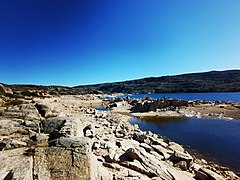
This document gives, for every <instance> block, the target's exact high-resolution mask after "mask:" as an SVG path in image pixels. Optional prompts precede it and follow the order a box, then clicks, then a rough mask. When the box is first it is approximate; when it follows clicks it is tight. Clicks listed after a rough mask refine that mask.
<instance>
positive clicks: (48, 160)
mask: <svg viewBox="0 0 240 180" xmlns="http://www.w3.org/2000/svg"><path fill="white" fill-rule="evenodd" d="M95 163H96V162H95V160H94V158H93V156H92V154H91V153H85V154H81V153H79V152H75V151H74V149H69V150H68V149H67V150H66V149H65V148H60V147H48V148H36V150H35V153H34V172H33V174H34V177H35V179H53V180H55V179H56V180H57V179H96V174H97V173H96V168H95Z"/></svg>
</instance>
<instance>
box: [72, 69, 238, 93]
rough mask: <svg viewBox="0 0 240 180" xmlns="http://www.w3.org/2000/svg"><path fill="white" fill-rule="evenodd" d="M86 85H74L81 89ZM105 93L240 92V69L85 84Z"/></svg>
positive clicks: (89, 87)
mask: <svg viewBox="0 0 240 180" xmlns="http://www.w3.org/2000/svg"><path fill="white" fill-rule="evenodd" d="M83 87H84V86H77V87H74V88H75V89H81V88H83ZM85 88H88V89H91V90H97V91H102V92H104V93H178V92H238V91H240V70H228V71H210V72H204V73H192V74H182V75H176V76H162V77H150V78H144V79H137V80H132V81H124V82H116V83H105V84H96V85H89V86H85Z"/></svg>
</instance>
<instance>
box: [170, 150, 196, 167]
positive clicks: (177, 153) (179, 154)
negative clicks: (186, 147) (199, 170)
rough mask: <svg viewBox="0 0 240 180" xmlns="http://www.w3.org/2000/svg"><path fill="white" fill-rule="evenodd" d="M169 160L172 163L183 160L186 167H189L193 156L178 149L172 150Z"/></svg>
mask: <svg viewBox="0 0 240 180" xmlns="http://www.w3.org/2000/svg"><path fill="white" fill-rule="evenodd" d="M170 160H171V161H172V162H173V163H179V162H180V161H185V162H186V163H187V167H188V168H190V167H191V165H192V164H193V157H192V156H190V155H189V154H186V153H183V152H180V151H174V153H173V154H172V155H171V157H170Z"/></svg>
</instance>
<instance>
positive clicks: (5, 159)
mask: <svg viewBox="0 0 240 180" xmlns="http://www.w3.org/2000/svg"><path fill="white" fill-rule="evenodd" d="M26 150H27V148H18V149H13V150H6V151H1V153H0V179H4V178H7V177H6V176H8V178H10V179H24V180H32V179H33V176H32V174H33V172H32V170H33V157H32V156H26V155H24V153H25V151H26ZM11 170H12V171H11ZM11 172H12V173H11ZM9 176H11V177H9Z"/></svg>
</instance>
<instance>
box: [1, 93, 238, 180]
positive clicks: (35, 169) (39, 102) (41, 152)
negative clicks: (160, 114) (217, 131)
mask: <svg viewBox="0 0 240 180" xmlns="http://www.w3.org/2000/svg"><path fill="white" fill-rule="evenodd" d="M9 94H11V95H9ZM98 97H99V96H96V95H78V96H74V95H66V96H47V97H46V96H38V97H32V96H29V97H27V98H26V97H25V96H22V97H19V96H18V97H14V93H13V92H11V91H10V90H9V91H8V92H6V91H4V92H2V93H1V98H0V99H1V107H0V150H1V153H0V179H6V178H9V179H26V180H27V179H44V180H45V179H99V180H100V179H155V180H156V179H167V180H168V179H169V180H170V179H179V180H180V179H201V180H205V179H239V177H238V176H237V175H236V174H234V172H232V171H231V170H230V169H229V168H227V167H222V166H219V165H217V164H214V165H212V164H209V163H208V162H207V161H205V160H203V159H198V158H195V157H194V156H192V155H190V154H189V153H188V152H187V151H186V150H185V149H184V148H183V147H182V146H181V145H179V144H177V143H175V142H171V141H169V140H167V139H164V138H162V137H161V136H159V135H157V134H153V133H152V132H143V131H141V130H140V129H139V128H138V126H137V125H134V126H133V125H130V124H129V122H128V120H129V117H128V116H125V115H121V114H118V113H114V112H110V111H109V112H104V111H98V110H96V109H95V108H94V107H95V106H98V105H99V104H103V103H104V102H103V101H102V100H101V99H99V98H98Z"/></svg>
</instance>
